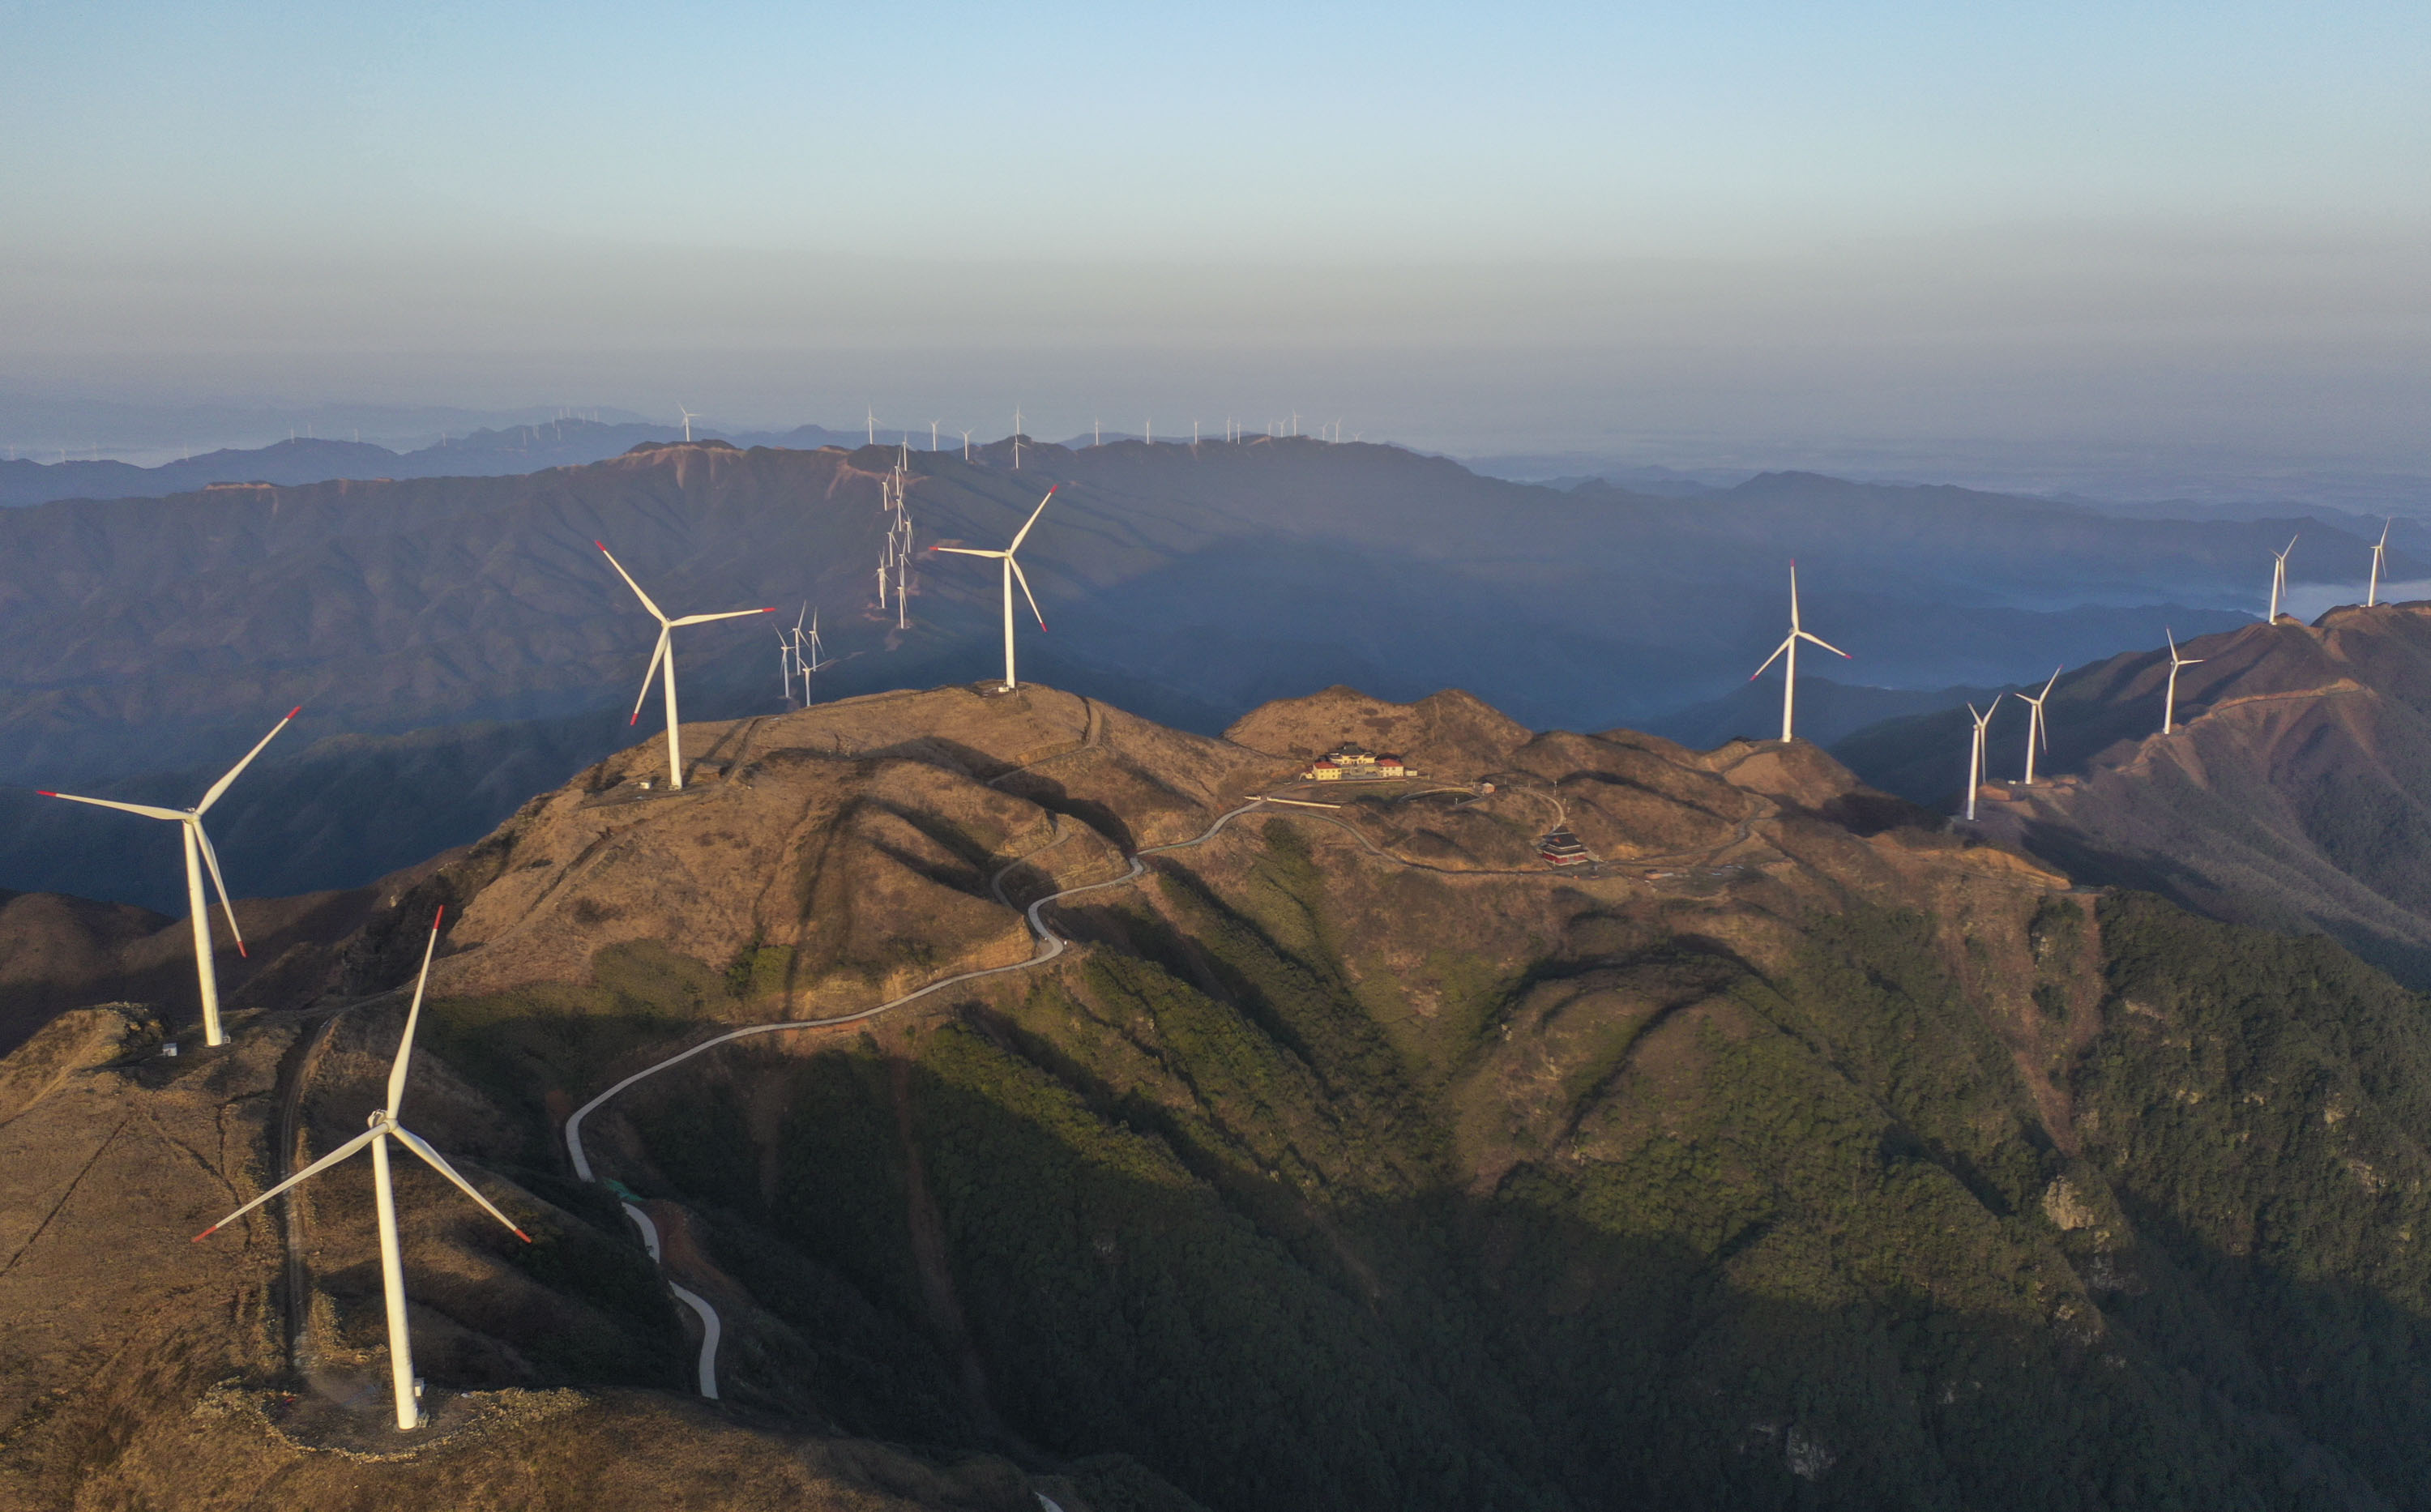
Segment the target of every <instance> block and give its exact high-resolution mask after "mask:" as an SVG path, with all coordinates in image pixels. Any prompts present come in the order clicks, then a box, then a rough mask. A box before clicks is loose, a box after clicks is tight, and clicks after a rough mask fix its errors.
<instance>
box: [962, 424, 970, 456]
mask: <svg viewBox="0 0 2431 1512" xmlns="http://www.w3.org/2000/svg"><path fill="white" fill-rule="evenodd" d="M970 460H971V433H970V432H969V431H967V430H965V431H964V432H963V461H964V462H969V461H970Z"/></svg>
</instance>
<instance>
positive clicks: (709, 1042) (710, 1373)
mask: <svg viewBox="0 0 2431 1512" xmlns="http://www.w3.org/2000/svg"><path fill="white" fill-rule="evenodd" d="M1265 802H1266V800H1265V799H1264V798H1251V799H1250V800H1249V802H1247V803H1244V804H1242V805H1241V806H1240V807H1239V808H1236V809H1233V810H1231V811H1230V812H1228V813H1226V814H1224V815H1221V816H1220V817H1218V818H1217V819H1216V822H1215V823H1213V824H1211V825H1209V826H1208V827H1207V828H1206V829H1205V830H1204V831H1203V832H1200V833H1199V834H1197V835H1194V836H1192V837H1191V838H1190V839H1187V840H1177V841H1175V842H1173V843H1172V844H1170V845H1162V846H1150V847H1148V848H1146V849H1144V850H1139V851H1136V852H1134V853H1133V854H1132V858H1131V864H1132V865H1131V869H1130V870H1129V871H1127V872H1125V873H1124V874H1123V875H1121V876H1119V877H1115V878H1110V879H1109V880H1107V881H1105V882H1085V883H1083V884H1081V886H1078V887H1066V888H1064V889H1062V890H1061V891H1059V892H1052V893H1048V895H1047V896H1046V897H1044V898H1041V899H1037V900H1036V901H1034V902H1032V903H1031V905H1030V906H1029V907H1028V908H1027V909H1024V910H1023V911H1022V912H1023V915H1024V916H1025V917H1027V918H1028V919H1029V920H1030V928H1031V933H1032V934H1033V935H1034V936H1035V937H1036V940H1037V946H1036V949H1035V950H1034V951H1033V953H1032V954H1031V958H1030V959H1029V960H1027V961H1016V962H1014V964H1013V965H1011V966H986V967H983V968H981V969H980V970H977V971H961V972H957V973H955V974H954V975H952V976H950V977H945V978H942V979H940V980H938V981H936V982H932V983H929V984H928V985H927V986H925V987H922V988H920V989H919V990H917V991H915V992H907V993H905V994H904V995H903V996H901V997H900V998H896V999H893V1000H890V1001H887V1002H882V1003H880V1004H879V1005H878V1006H876V1007H874V1008H863V1009H862V1010H860V1011H859V1012H857V1013H849V1014H838V1015H836V1016H833V1017H830V1018H797V1019H788V1020H786V1021H785V1022H783V1023H777V1024H750V1025H746V1027H744V1028H742V1029H735V1030H729V1031H728V1032H727V1033H723V1034H719V1035H716V1036H715V1037H713V1038H711V1039H705V1040H702V1041H701V1042H700V1043H699V1044H697V1045H694V1046H691V1047H689V1048H687V1049H684V1050H679V1051H677V1052H676V1053H675V1054H673V1055H670V1056H668V1057H667V1058H666V1059H664V1060H662V1061H656V1062H653V1063H651V1064H650V1065H648V1066H645V1067H642V1069H640V1070H638V1071H635V1072H634V1073H633V1074H632V1075H630V1076H629V1077H626V1078H625V1079H624V1080H623V1081H621V1082H618V1083H616V1084H614V1085H612V1086H611V1087H609V1088H608V1089H607V1090H606V1091H604V1092H602V1093H600V1094H599V1095H598V1096H596V1097H595V1098H593V1099H592V1100H590V1101H588V1102H586V1103H584V1104H583V1105H582V1106H580V1107H578V1108H577V1109H575V1110H574V1112H573V1113H572V1114H571V1115H569V1116H568V1117H567V1118H566V1120H565V1152H566V1154H567V1156H568V1157H569V1158H570V1159H571V1160H572V1161H573V1163H574V1173H575V1174H576V1175H577V1176H579V1177H580V1178H581V1179H582V1180H584V1181H586V1182H588V1181H597V1180H598V1177H597V1176H596V1175H595V1174H594V1173H593V1170H592V1168H591V1156H590V1154H589V1152H588V1151H585V1150H584V1149H583V1148H582V1124H583V1120H584V1119H586V1118H588V1117H591V1115H592V1114H593V1113H595V1112H596V1111H598V1110H599V1109H600V1108H601V1107H602V1106H604V1105H606V1104H607V1102H608V1101H609V1100H611V1099H613V1098H614V1097H615V1096H616V1095H617V1094H619V1093H621V1092H623V1091H624V1090H625V1089H626V1088H627V1087H629V1086H631V1085H633V1084H635V1083H637V1082H645V1081H647V1080H648V1079H650V1078H651V1077H654V1076H656V1075H658V1074H659V1073H660V1072H662V1071H665V1070H671V1069H673V1068H674V1067H679V1066H681V1065H682V1064H683V1063H684V1062H686V1061H688V1060H691V1059H692V1058H693V1057H694V1056H696V1055H701V1054H705V1053H707V1052H708V1051H710V1050H715V1049H717V1047H719V1046H720V1045H730V1044H732V1043H733V1042H734V1041H736V1040H738V1039H749V1038H751V1037H752V1036H753V1035H756V1034H778V1033H786V1032H788V1031H792V1030H803V1029H834V1028H836V1027H837V1026H839V1025H843V1024H857V1023H861V1022H863V1021H865V1020H867V1019H871V1018H876V1017H878V1016H880V1015H881V1014H890V1013H893V1012H894V1011H895V1010H896V1009H897V1008H901V1007H904V1006H906V1005H907V1004H910V1003H914V1002H917V1001H919V1000H921V999H923V998H926V997H929V996H930V995H931V994H932V993H939V992H943V991H945V990H946V989H947V987H953V986H959V985H961V984H962V983H966V982H977V981H979V980H981V978H983V977H997V976H1003V975H1006V974H1007V973H1009V972H1014V971H1028V970H1031V969H1032V968H1033V967H1037V966H1045V965H1046V964H1047V963H1048V962H1049V961H1052V960H1054V959H1055V958H1056V957H1057V956H1060V955H1062V954H1063V953H1064V950H1065V946H1066V945H1067V944H1068V943H1069V942H1067V941H1066V940H1065V938H1064V936H1063V935H1061V934H1058V933H1056V932H1055V931H1054V929H1053V928H1052V927H1051V926H1049V925H1048V922H1047V920H1046V917H1045V916H1044V913H1043V910H1044V909H1045V908H1046V907H1047V905H1048V904H1049V903H1052V902H1056V901H1059V900H1061V899H1066V898H1073V897H1077V896H1079V895H1080V894H1081V893H1094V892H1097V891H1098V890H1100V889H1102V888H1107V887H1119V886H1121V885H1122V884H1123V883H1125V882H1135V881H1137V880H1138V879H1139V878H1140V877H1141V876H1142V875H1144V874H1145V873H1146V872H1147V870H1148V866H1147V864H1146V863H1145V862H1144V861H1143V860H1142V859H1141V858H1142V857H1145V856H1152V855H1158V854H1161V853H1163V852H1165V851H1169V850H1185V849H1188V848H1190V847H1192V846H1199V845H1204V844H1206V843H1207V842H1208V841H1210V840H1212V839H1214V838H1216V835H1217V834H1219V833H1221V832H1223V829H1224V827H1225V826H1226V825H1228V824H1231V823H1232V821H1233V820H1234V819H1237V818H1239V817H1240V816H1241V815H1244V814H1248V813H1249V812H1250V811H1252V810H1254V809H1259V808H1262V807H1264V805H1265ZM1269 812H1272V811H1269ZM1049 822H1050V823H1051V824H1052V825H1053V827H1054V829H1055V832H1056V833H1055V838H1054V839H1052V840H1049V841H1048V842H1047V843H1046V844H1045V845H1043V846H1040V847H1039V848H1037V849H1035V850H1031V851H1028V852H1025V853H1024V854H1022V855H1020V856H1018V857H1015V858H1014V860H1012V861H1009V862H1007V863H1005V865H1003V866H1002V867H1000V868H998V871H997V873H996V875H995V876H993V877H991V878H989V879H988V889H989V891H991V892H993V893H995V894H996V896H997V898H998V899H999V900H1000V901H1002V902H1003V903H1004V904H1005V906H1007V907H1008V908H1009V907H1011V906H1013V900H1012V899H1009V898H1007V897H1006V896H1005V892H1004V880H1005V878H1007V877H1009V876H1011V875H1012V874H1013V872H1014V869H1015V868H1016V867H1019V866H1024V865H1029V864H1030V863H1031V861H1032V860H1034V859H1035V858H1037V857H1039V856H1043V855H1045V854H1046V853H1047V852H1048V851H1049V850H1052V849H1054V848H1056V847H1057V846H1060V845H1062V844H1063V843H1064V842H1065V841H1066V840H1068V839H1070V838H1071V837H1072V834H1073V832H1071V831H1069V830H1066V829H1065V827H1064V823H1063V821H1062V819H1061V818H1060V817H1056V816H1054V815H1049ZM1324 822H1327V823H1335V822H1337V821H1333V820H1327V821H1324ZM1341 828H1343V829H1345V830H1350V826H1348V825H1342V826H1341ZM1350 832H1351V833H1352V834H1354V835H1356V834H1358V833H1359V832H1357V831H1356V830H1350ZM1359 838H1360V840H1361V842H1362V843H1363V844H1364V843H1366V836H1365V835H1360V836H1359ZM1368 848H1369V849H1371V850H1372V849H1374V846H1373V845H1369V846H1368ZM1377 853H1378V854H1379V855H1383V854H1384V852H1383V851H1378V852H1377ZM1388 859H1389V858H1388ZM624 1206H625V1213H626V1216H627V1217H629V1218H631V1219H632V1220H633V1222H634V1225H635V1227H636V1228H637V1229H638V1230H639V1231H640V1233H641V1237H642V1244H643V1247H644V1248H645V1249H646V1250H648V1251H649V1252H650V1258H651V1259H653V1260H658V1261H660V1262H661V1264H662V1266H663V1264H664V1261H663V1259H662V1255H661V1252H660V1245H659V1234H658V1229H657V1227H656V1225H654V1224H652V1223H651V1222H650V1219H649V1216H648V1215H647V1214H645V1213H644V1212H643V1211H642V1210H641V1209H640V1208H638V1207H635V1206H634V1205H633V1204H632V1203H630V1202H627V1203H625V1204H624ZM668 1285H669V1286H670V1287H672V1288H673V1290H674V1291H675V1294H676V1297H677V1299H678V1300H679V1301H680V1302H683V1303H684V1305H686V1306H687V1307H690V1308H691V1309H692V1310H693V1311H694V1312H695V1313H696V1314H697V1315H698V1316H699V1318H700V1320H701V1332H702V1338H701V1348H700V1376H699V1390H700V1394H701V1395H702V1396H704V1397H709V1398H713V1399H714V1398H715V1397H716V1396H717V1340H718V1337H719V1336H720V1335H721V1334H722V1333H723V1332H724V1328H723V1325H722V1323H721V1321H720V1319H719V1318H718V1316H717V1309H716V1308H715V1307H713V1305H711V1303H710V1302H708V1300H707V1299H705V1298H702V1297H700V1296H697V1295H696V1294H694V1293H692V1292H690V1291H687V1290H685V1289H684V1288H683V1287H681V1286H679V1285H676V1284H675V1283H674V1282H673V1281H672V1280H670V1281H669V1282H668Z"/></svg>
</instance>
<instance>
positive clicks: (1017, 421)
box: [1013, 404, 1021, 473]
mask: <svg viewBox="0 0 2431 1512" xmlns="http://www.w3.org/2000/svg"><path fill="white" fill-rule="evenodd" d="M1013 470H1014V472H1016V473H1017V472H1019V471H1021V406H1019V405H1017V404H1016V405H1014V407H1013Z"/></svg>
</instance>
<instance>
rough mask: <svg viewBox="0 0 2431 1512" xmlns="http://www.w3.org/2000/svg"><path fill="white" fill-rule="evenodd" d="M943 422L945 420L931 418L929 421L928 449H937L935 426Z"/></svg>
mask: <svg viewBox="0 0 2431 1512" xmlns="http://www.w3.org/2000/svg"><path fill="white" fill-rule="evenodd" d="M945 423H946V422H944V421H943V420H931V421H930V422H929V449H930V451H935V450H936V449H937V428H938V427H939V426H941V425H944V424H945Z"/></svg>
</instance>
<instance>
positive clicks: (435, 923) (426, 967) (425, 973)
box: [388, 904, 447, 1118]
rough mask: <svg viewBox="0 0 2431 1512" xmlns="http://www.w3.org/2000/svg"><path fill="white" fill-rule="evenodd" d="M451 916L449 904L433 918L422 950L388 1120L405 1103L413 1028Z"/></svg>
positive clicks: (394, 1066) (391, 1074)
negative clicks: (432, 961)
mask: <svg viewBox="0 0 2431 1512" xmlns="http://www.w3.org/2000/svg"><path fill="white" fill-rule="evenodd" d="M446 916H447V908H446V905H445V904H442V905H440V909H439V912H438V913H436V914H433V915H431V916H430V938H429V939H428V940H426V941H424V942H423V946H422V974H421V975H420V976H418V977H415V978H414V979H413V1005H412V1006H411V1007H410V1008H408V1009H406V1011H405V1033H403V1034H401V1035H399V1036H398V1037H397V1042H396V1059H395V1060H394V1061H393V1062H391V1063H390V1065H389V1068H388V1116H389V1117H392V1118H394V1117H396V1105H397V1104H398V1103H399V1102H402V1101H404V1100H405V1068H406V1063H407V1062H408V1061H410V1060H411V1058H412V1056H413V1027H414V1025H415V1024H417V1023H419V1022H420V1021H421V1019H422V989H423V988H425V987H427V986H428V985H429V984H430V958H431V956H432V955H433V954H435V953H436V952H437V951H438V949H439V921H440V920H441V919H443V918H444V917H446Z"/></svg>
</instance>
